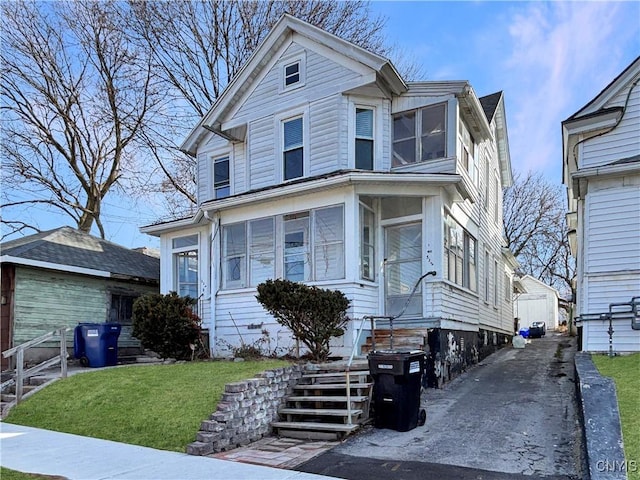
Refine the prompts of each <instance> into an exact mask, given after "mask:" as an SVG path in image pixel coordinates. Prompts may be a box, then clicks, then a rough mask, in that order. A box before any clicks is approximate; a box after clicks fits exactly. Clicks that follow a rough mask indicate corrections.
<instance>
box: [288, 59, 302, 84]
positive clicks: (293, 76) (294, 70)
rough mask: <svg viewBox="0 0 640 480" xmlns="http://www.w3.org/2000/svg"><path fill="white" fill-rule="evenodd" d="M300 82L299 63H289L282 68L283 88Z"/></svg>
mask: <svg viewBox="0 0 640 480" xmlns="http://www.w3.org/2000/svg"><path fill="white" fill-rule="evenodd" d="M299 82H300V62H295V63H291V64H289V65H285V67H284V86H285V87H288V86H290V85H295V84H296V83H299Z"/></svg>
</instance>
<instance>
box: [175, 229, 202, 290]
mask: <svg viewBox="0 0 640 480" xmlns="http://www.w3.org/2000/svg"><path fill="white" fill-rule="evenodd" d="M171 248H172V252H173V268H174V288H175V291H176V292H177V293H178V295H180V296H181V297H186V296H189V297H191V298H198V235H197V234H196V235H187V236H184V237H176V238H174V239H172V240H171Z"/></svg>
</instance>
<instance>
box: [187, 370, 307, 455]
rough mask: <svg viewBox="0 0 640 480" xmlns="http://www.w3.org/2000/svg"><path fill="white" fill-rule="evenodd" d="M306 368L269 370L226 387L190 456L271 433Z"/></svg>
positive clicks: (191, 446) (206, 453) (254, 439)
mask: <svg viewBox="0 0 640 480" xmlns="http://www.w3.org/2000/svg"><path fill="white" fill-rule="evenodd" d="M302 370H303V367H302V366H301V365H292V366H289V367H283V368H276V369H274V370H267V371H265V372H262V373H260V374H258V375H256V377H255V378H249V379H247V380H243V381H241V382H234V383H228V384H226V385H225V387H224V393H223V394H222V399H221V400H220V403H218V409H217V410H216V411H215V412H214V413H213V414H211V416H210V417H209V419H208V420H205V421H203V422H202V423H201V424H200V431H198V433H197V435H196V441H195V442H193V443H190V444H189V445H187V453H188V454H189V455H208V454H210V453H217V452H222V451H225V450H230V449H233V448H236V447H239V446H242V445H247V444H249V443H251V442H255V441H256V440H259V439H260V438H262V437H264V436H266V435H269V434H270V433H271V422H273V421H274V420H276V419H277V418H278V408H279V407H280V406H281V405H282V404H283V402H284V398H285V397H286V396H287V395H289V394H290V393H291V391H292V388H293V386H294V385H295V384H296V383H297V381H298V379H299V378H300V377H301V376H302Z"/></svg>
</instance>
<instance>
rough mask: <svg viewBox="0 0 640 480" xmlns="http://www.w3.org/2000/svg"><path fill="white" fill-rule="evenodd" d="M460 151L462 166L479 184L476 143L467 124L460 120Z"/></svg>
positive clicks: (475, 182)
mask: <svg viewBox="0 0 640 480" xmlns="http://www.w3.org/2000/svg"><path fill="white" fill-rule="evenodd" d="M458 149H459V151H460V160H461V162H462V166H463V167H464V169H465V170H466V171H467V173H469V177H471V180H472V181H473V183H474V184H476V185H477V184H478V168H477V165H476V160H475V143H474V140H473V137H472V136H471V133H470V132H469V129H468V128H467V124H466V123H465V122H464V120H462V118H459V119H458Z"/></svg>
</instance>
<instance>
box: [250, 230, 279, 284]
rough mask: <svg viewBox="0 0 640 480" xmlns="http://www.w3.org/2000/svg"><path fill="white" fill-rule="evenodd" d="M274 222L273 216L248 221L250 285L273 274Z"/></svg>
mask: <svg viewBox="0 0 640 480" xmlns="http://www.w3.org/2000/svg"><path fill="white" fill-rule="evenodd" d="M274 240H275V224H274V218H273V217H268V218H261V219H259V220H252V221H250V222H249V273H250V277H251V278H250V282H249V283H250V285H251V286H256V285H258V284H259V283H262V282H264V281H265V280H269V279H270V278H274V276H275V248H274Z"/></svg>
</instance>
